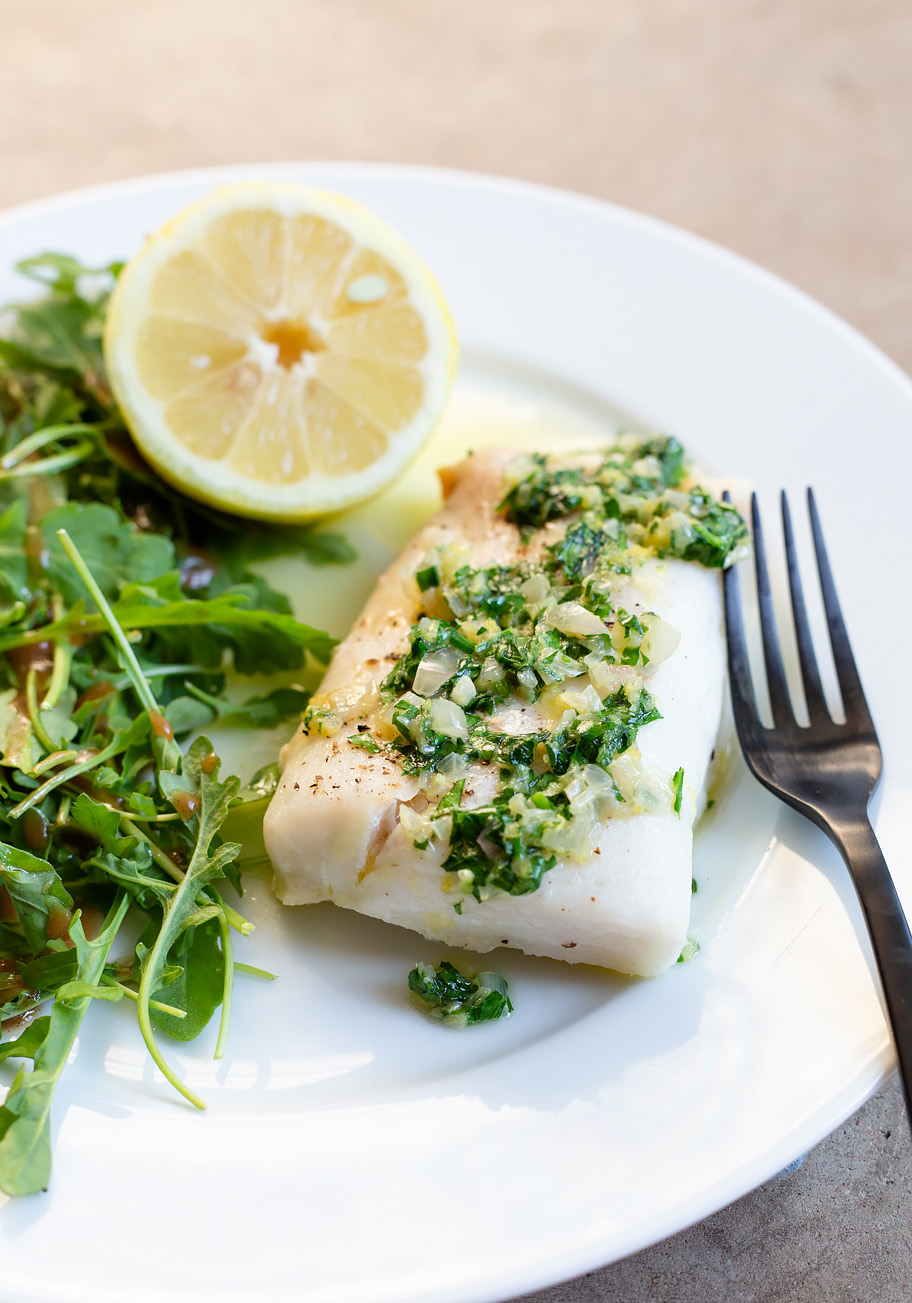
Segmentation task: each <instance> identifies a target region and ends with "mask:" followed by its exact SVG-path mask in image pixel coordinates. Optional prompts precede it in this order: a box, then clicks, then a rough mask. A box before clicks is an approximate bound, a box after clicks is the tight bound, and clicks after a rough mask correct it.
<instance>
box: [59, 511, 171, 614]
mask: <svg viewBox="0 0 912 1303" xmlns="http://www.w3.org/2000/svg"><path fill="white" fill-rule="evenodd" d="M60 529H65V530H66V531H67V533H68V534H69V536H70V538H71V539H72V540H73V542H74V544H75V545H76V547H77V548H78V550H79V552H80V555H81V556H82V558H83V560H84V561H85V563H86V565H87V566H88V568H89V569H90V570H91V572H92V575H93V577H94V579H95V581H96V583H97V584H98V586H99V588H100V589H101V591H102V592H103V593H104V595H105V597H106V598H107V599H108V600H109V601H113V600H114V599H115V598H116V597H117V595H118V594H119V593H120V591H121V589H122V588H123V587H124V586H125V585H126V584H128V583H142V582H144V581H146V580H151V579H155V578H156V577H157V576H159V575H161V574H162V573H163V572H165V571H167V570H170V569H171V568H172V567H173V565H174V547H173V544H172V543H171V541H170V539H167V538H165V537H164V535H162V534H144V533H141V532H140V531H139V530H137V529H134V528H132V527H131V526H130V525H129V524H128V523H127V522H126V521H124V520H122V519H121V518H120V517H119V516H118V514H117V512H116V511H114V510H113V508H111V507H106V506H103V505H102V504H101V503H99V502H91V503H85V502H70V503H67V504H66V505H65V506H63V507H58V508H57V509H56V510H54V511H51V512H49V513H48V514H47V515H46V516H45V517H44V518H43V519H42V521H41V537H42V539H43V540H44V545H45V547H46V549H47V556H48V560H47V566H46V573H47V577H48V580H49V581H50V583H51V584H52V585H53V586H54V588H55V589H56V590H57V591H58V592H59V593H61V594H62V595H63V598H64V600H65V601H66V602H67V604H68V605H72V604H73V603H75V602H77V601H79V600H80V598H83V597H84V596H85V587H84V585H83V581H82V579H81V578H80V576H79V575H78V573H77V572H76V570H75V569H74V567H73V563H72V561H71V560H70V558H69V557H68V556H67V554H66V552H65V551H64V549H63V546H62V544H61V542H60V539H59V538H58V537H57V531H58V530H60Z"/></svg>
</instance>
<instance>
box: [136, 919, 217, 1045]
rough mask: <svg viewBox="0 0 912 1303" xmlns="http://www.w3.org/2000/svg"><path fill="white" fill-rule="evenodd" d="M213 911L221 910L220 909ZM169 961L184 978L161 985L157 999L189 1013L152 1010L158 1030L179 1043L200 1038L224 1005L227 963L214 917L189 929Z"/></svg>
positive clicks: (169, 957) (181, 936)
mask: <svg viewBox="0 0 912 1303" xmlns="http://www.w3.org/2000/svg"><path fill="white" fill-rule="evenodd" d="M213 908H216V909H217V908H218V907H217V906H215V907H213ZM168 962H169V964H171V965H179V966H180V970H181V971H180V975H179V976H178V977H177V978H176V979H175V980H174V981H172V982H169V983H168V984H167V985H163V986H161V987H160V988H159V989H158V990H157V991H156V992H155V995H154V997H153V998H154V999H156V1000H161V1001H163V1002H165V1003H167V1004H170V1005H174V1007H175V1008H177V1009H184V1010H185V1011H186V1014H187V1017H186V1018H175V1017H174V1015H173V1014H168V1013H162V1012H161V1011H160V1010H158V1009H154V1008H153V1009H152V1010H151V1018H152V1021H153V1022H154V1023H155V1025H156V1026H157V1027H160V1028H161V1029H162V1031H165V1032H167V1033H168V1035H169V1036H170V1037H172V1039H174V1040H177V1041H191V1040H193V1038H194V1037H196V1036H198V1035H199V1034H200V1032H201V1031H202V1030H203V1028H204V1027H205V1026H206V1024H207V1023H208V1022H209V1020H210V1019H211V1018H212V1015H213V1014H214V1013H215V1011H216V1009H217V1008H218V1007H219V1005H220V1004H221V1002H222V992H223V988H224V980H225V978H224V960H223V957H222V952H221V949H220V947H219V926H218V923H217V921H216V920H215V918H214V917H213V916H211V915H210V916H209V917H208V918H205V917H204V918H203V919H202V921H200V922H198V923H196V924H193V925H191V926H189V927H185V928H184V930H183V931H182V932H181V934H180V936H179V937H178V938H177V941H176V942H175V943H174V945H173V946H172V947H171V950H170V953H169V956H168Z"/></svg>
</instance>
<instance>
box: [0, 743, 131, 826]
mask: <svg viewBox="0 0 912 1303" xmlns="http://www.w3.org/2000/svg"><path fill="white" fill-rule="evenodd" d="M122 745H123V744H122V743H120V742H119V741H118V740H117V739H116V738H115V739H114V741H113V742H109V743H108V745H107V746H106V747H103V748H102V749H101V751H96V752H95V754H94V755H93V756H89V757H88V758H87V759H86V760H80V761H79V762H78V764H75V765H69V766H68V767H67V768H66V769H62V770H61V771H60V773H59V774H54V776H53V777H52V778H49V779H48V780H47V781H46V782H44V783H42V784H41V786H40V787H36V788H35V790H34V792H30V793H29V795H28V796H27V797H26V798H25V800H24V801H20V802H19V804H18V805H16V806H14V807H13V808H12V810H10V811H9V813H8V814H7V816H6V817H7V819H21V818H22V816H23V815H24V814H25V812H26V810H31V808H32V806H33V805H39V804H40V803H41V802H42V801H43V800H44V798H45V797H46V796H47V794H48V792H53V791H54V789H55V787H59V786H60V785H61V783H68V782H69V781H70V779H71V778H76V777H78V775H79V774H84V773H86V772H87V771H88V770H89V769H94V768H95V767H96V766H97V765H101V764H104V762H105V761H106V760H110V758H111V756H116V755H117V752H118V751H119V750H120V749H121V747H122ZM64 754H65V753H64Z"/></svg>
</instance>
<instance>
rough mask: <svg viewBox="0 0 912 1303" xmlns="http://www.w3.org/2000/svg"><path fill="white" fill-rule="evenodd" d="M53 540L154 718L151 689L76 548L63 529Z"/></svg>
mask: <svg viewBox="0 0 912 1303" xmlns="http://www.w3.org/2000/svg"><path fill="white" fill-rule="evenodd" d="M57 537H58V538H59V539H60V543H61V546H62V547H63V550H64V552H66V554H67V556H68V557H69V558H70V560H71V561H72V562H73V565H74V566H75V567H76V570H77V572H78V574H79V578H80V579H81V580H82V582H83V583H84V584H85V586H86V588H87V589H88V590H89V592H90V593H91V594H92V597H93V598H94V600H95V605H96V606H97V607H98V610H99V611H100V612H101V618H102V620H103V622H104V626H105V627H106V628H107V630H108V632H109V633H110V635H111V637H112V638H113V639H114V641H115V643H116V644H117V649H118V651H119V652H120V654H121V656H122V657H123V661H124V669H125V670H126V672H127V674H128V675H129V676H130V682H131V683H132V685H133V688H134V690H135V692H136V695H137V696H138V697H139V699H140V701H141V702H142V704H143V705H144V706H145V708H146V710H148V711H149V712H150V713H152V714H158V713H159V709H158V702H157V701H156V700H155V697H154V696H153V695H152V689H151V688H150V687H149V684H148V683H147V681H146V676H145V675H144V674H143V672H142V669H141V667H140V664H139V661H138V660H137V659H136V653H135V652H134V650H133V648H132V647H131V646H130V643H129V641H128V640H127V635H126V634H125V633H124V631H123V629H122V628H121V627H120V624H119V622H118V620H117V618H116V616H115V615H114V612H113V611H112V610H111V607H110V605H109V603H108V599H107V598H106V597H105V595H104V593H103V592H102V591H101V589H100V588H99V587H98V584H97V583H96V582H95V576H94V575H93V574H92V572H91V570H90V569H89V567H88V566H87V565H86V563H85V561H84V560H83V557H82V553H81V552H80V551H79V548H78V547H77V546H76V544H75V543H74V542H73V540H72V539H71V538H70V536H69V534H68V533H67V531H66V530H65V529H58V531H57Z"/></svg>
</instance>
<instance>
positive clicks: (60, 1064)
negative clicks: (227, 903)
mask: <svg viewBox="0 0 912 1303" xmlns="http://www.w3.org/2000/svg"><path fill="white" fill-rule="evenodd" d="M129 901H130V898H129V896H128V895H127V893H126V892H125V891H123V890H121V891H119V892H118V893H117V896H116V897H115V899H114V903H113V905H112V906H111V908H110V910H109V911H108V915H107V917H106V919H105V921H104V924H103V926H102V929H101V931H100V932H99V933H98V936H97V937H95V938H94V939H93V940H92V941H88V940H87V939H86V937H85V933H84V932H83V931H82V927H81V925H80V924H79V914H78V913H77V914H76V915H75V916H74V919H73V922H72V923H71V924H70V934H71V936H73V938H74V940H75V942H76V950H77V954H78V956H79V969H78V980H79V981H81V982H85V983H87V984H88V985H89V986H97V985H98V983H99V980H100V979H101V977H102V975H103V973H104V967H105V964H106V963H107V959H108V954H109V952H110V949H111V946H112V945H113V944H114V939H115V937H116V936H117V933H118V931H119V929H120V925H121V923H122V922H123V919H124V915H125V914H126V912H127V906H128V904H129ZM74 928H75V929H76V930H75V931H74ZM91 1003H92V997H91V996H88V995H86V996H82V997H81V998H80V999H77V1000H73V1001H72V1002H70V1001H60V1002H57V1001H55V1002H54V1004H53V1006H52V1008H51V1014H50V1017H49V1018H48V1020H47V1032H46V1033H45V1036H44V1039H43V1040H42V1042H41V1044H40V1046H39V1047H38V1048H37V1050H36V1051H35V1055H34V1066H33V1068H32V1071H31V1072H28V1073H27V1072H25V1071H24V1070H23V1069H20V1071H19V1073H18V1074H17V1076H16V1079H15V1081H14V1082H13V1085H12V1087H11V1088H10V1091H9V1094H8V1095H7V1097H6V1101H5V1103H4V1105H3V1109H2V1110H0V1114H2V1116H0V1188H2V1189H3V1190H5V1191H6V1193H7V1194H12V1195H17V1194H35V1193H36V1192H37V1191H38V1190H42V1189H47V1185H48V1181H49V1179H50V1174H51V1141H50V1126H49V1117H50V1109H51V1099H52V1097H53V1093H54V1087H55V1086H56V1085H57V1081H58V1079H59V1077H60V1074H61V1072H62V1071H63V1069H64V1068H65V1067H66V1064H67V1061H68V1059H69V1057H70V1051H71V1050H72V1048H73V1044H74V1042H75V1040H76V1037H77V1035H78V1034H79V1028H80V1027H81V1026H82V1020H83V1018H84V1017H85V1014H86V1010H87V1009H88V1007H89V1005H90V1004H91Z"/></svg>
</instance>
